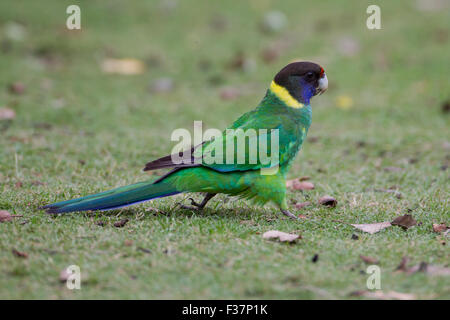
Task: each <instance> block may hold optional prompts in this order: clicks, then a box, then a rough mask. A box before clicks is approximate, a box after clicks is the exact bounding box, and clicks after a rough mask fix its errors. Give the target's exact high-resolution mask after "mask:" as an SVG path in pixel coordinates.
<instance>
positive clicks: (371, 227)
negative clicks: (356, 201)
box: [350, 221, 391, 234]
mask: <svg viewBox="0 0 450 320" xmlns="http://www.w3.org/2000/svg"><path fill="white" fill-rule="evenodd" d="M350 225H351V226H353V227H355V228H356V229H359V230H362V231H364V232H367V233H370V234H374V233H377V232H379V231H381V230H383V229H385V228H387V227H390V226H391V223H390V222H388V221H385V222H378V223H365V224H350Z"/></svg>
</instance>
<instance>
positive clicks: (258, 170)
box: [42, 62, 328, 219]
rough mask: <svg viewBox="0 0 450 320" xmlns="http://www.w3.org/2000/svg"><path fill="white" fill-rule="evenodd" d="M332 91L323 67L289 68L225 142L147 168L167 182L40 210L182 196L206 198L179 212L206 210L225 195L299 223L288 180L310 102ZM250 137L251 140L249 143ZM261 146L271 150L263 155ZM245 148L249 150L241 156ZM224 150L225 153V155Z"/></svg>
mask: <svg viewBox="0 0 450 320" xmlns="http://www.w3.org/2000/svg"><path fill="white" fill-rule="evenodd" d="M327 88H328V79H327V77H326V74H325V72H324V69H323V68H322V67H321V66H319V65H318V64H315V63H312V62H294V63H291V64H288V65H287V66H285V67H284V68H283V69H281V71H280V72H278V73H277V75H276V76H275V78H274V79H273V81H272V83H271V84H270V87H269V89H268V90H267V92H266V95H265V96H264V98H263V99H262V101H261V102H260V104H259V105H258V106H257V107H256V109H254V110H252V111H250V112H247V113H245V114H244V115H242V116H241V117H240V118H239V119H237V120H236V121H235V122H234V123H233V124H232V125H231V126H230V127H229V128H228V129H227V130H225V131H224V132H223V133H222V134H221V135H219V136H216V137H213V138H212V139H210V140H208V141H204V142H203V143H202V144H200V145H197V146H194V147H192V148H191V149H190V150H184V151H182V152H179V153H174V154H171V155H168V156H165V157H162V158H160V159H157V160H154V161H151V162H149V163H147V164H146V166H145V168H144V171H147V170H155V169H161V168H171V170H170V171H169V172H168V173H167V174H165V175H164V176H162V177H160V178H158V179H157V180H155V181H144V182H139V183H136V184H132V185H128V186H125V187H120V188H116V189H113V190H109V191H106V192H102V193H98V194H93V195H89V196H85V197H81V198H78V199H73V200H68V201H63V202H58V203H54V204H49V205H46V206H44V207H42V209H45V210H46V211H47V213H52V214H59V213H65V212H73V211H86V210H112V209H117V208H121V207H124V206H129V205H132V204H135V203H139V202H143V201H147V200H151V199H156V198H161V197H167V196H172V195H175V194H178V193H184V192H201V193H205V194H206V195H205V198H204V199H203V201H202V202H201V203H197V202H195V201H194V200H192V199H191V206H182V207H183V208H185V209H191V210H201V209H203V208H204V206H205V205H206V204H207V202H208V201H209V200H211V198H213V197H214V196H215V195H216V194H218V193H223V194H227V195H230V196H239V197H241V198H245V199H252V200H253V201H255V203H257V204H261V205H263V204H265V203H267V202H269V201H271V202H273V203H274V204H275V205H276V206H277V207H278V208H279V209H280V210H281V212H282V213H283V214H284V215H286V216H288V217H290V218H294V219H295V218H296V216H295V215H294V214H292V213H291V212H290V211H289V209H288V206H287V203H286V174H287V172H288V170H289V168H290V165H291V163H292V161H293V159H294V158H295V156H296V155H297V153H298V151H299V150H300V147H301V146H302V144H303V141H304V140H305V138H306V135H307V133H308V129H309V127H310V125H311V113H312V112H311V105H310V100H311V98H312V97H313V96H315V95H317V94H321V93H323V92H324V91H325V90H326V89H327ZM232 130H235V131H234V132H236V130H238V131H239V130H240V131H239V132H244V134H245V136H244V140H242V139H241V140H239V135H236V134H229V132H231V131H232ZM249 131H251V132H252V133H254V134H252V135H250V134H249V135H246V132H249ZM269 141H270V146H269V147H267V144H268V142H269ZM262 142H265V143H266V147H265V148H263V146H264V144H261V143H262ZM242 144H244V147H245V148H244V149H242V148H241V149H240V150H241V151H240V152H237V151H236V150H238V151H239V146H241V147H242ZM228 146H231V147H232V148H228ZM252 146H253V149H254V147H255V146H256V149H258V151H261V152H262V153H261V152H260V153H259V155H261V154H262V155H267V152H272V153H274V154H275V156H274V157H271V158H270V161H267V159H263V158H264V157H261V156H259V157H258V156H257V157H256V159H255V157H253V156H252V155H251V151H252V150H251V149H252V148H251V147H252ZM221 147H224V148H226V151H225V152H223V151H221V150H220V148H221ZM236 147H237V149H236ZM230 150H231V151H230ZM242 150H243V151H242ZM230 152H232V154H231V157H230ZM264 152H265V153H264ZM272 153H271V155H272ZM225 158H226V161H223V160H224V159H225ZM237 158H238V159H239V160H238V161H237V160H236V159H237ZM273 158H275V159H273ZM180 159H181V161H180Z"/></svg>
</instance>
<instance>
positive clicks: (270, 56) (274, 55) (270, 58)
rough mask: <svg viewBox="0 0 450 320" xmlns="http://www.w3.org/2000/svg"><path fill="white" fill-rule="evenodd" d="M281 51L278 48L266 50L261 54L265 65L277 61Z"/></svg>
mask: <svg viewBox="0 0 450 320" xmlns="http://www.w3.org/2000/svg"><path fill="white" fill-rule="evenodd" d="M280 53H281V52H280V50H279V49H278V48H272V47H270V48H265V49H264V50H263V51H262V52H261V58H262V59H263V60H264V62H265V63H272V62H274V61H275V60H277V59H278V58H279V56H280Z"/></svg>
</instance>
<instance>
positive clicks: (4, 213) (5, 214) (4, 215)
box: [0, 210, 12, 222]
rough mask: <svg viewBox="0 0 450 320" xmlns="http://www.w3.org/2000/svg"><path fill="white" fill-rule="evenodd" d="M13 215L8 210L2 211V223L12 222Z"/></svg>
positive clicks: (0, 219)
mask: <svg viewBox="0 0 450 320" xmlns="http://www.w3.org/2000/svg"><path fill="white" fill-rule="evenodd" d="M11 220H12V217H11V214H10V213H9V212H8V211H6V210H0V222H7V221H11Z"/></svg>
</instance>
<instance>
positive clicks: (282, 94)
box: [270, 80, 305, 109]
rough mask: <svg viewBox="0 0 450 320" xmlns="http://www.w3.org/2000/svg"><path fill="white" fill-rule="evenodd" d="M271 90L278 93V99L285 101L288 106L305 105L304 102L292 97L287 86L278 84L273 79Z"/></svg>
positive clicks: (301, 106)
mask: <svg viewBox="0 0 450 320" xmlns="http://www.w3.org/2000/svg"><path fill="white" fill-rule="evenodd" d="M270 91H272V93H273V94H274V95H276V96H277V98H278V99H280V100H281V101H283V102H284V103H285V104H286V105H287V106H288V107H291V108H296V109H299V108H303V107H304V106H305V105H304V104H303V103H300V102H298V101H297V100H296V99H295V98H294V97H292V96H291V94H290V93H289V91H287V89H286V88H284V87H282V86H280V85H278V84H276V83H275V81H273V80H272V83H271V84H270Z"/></svg>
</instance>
